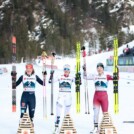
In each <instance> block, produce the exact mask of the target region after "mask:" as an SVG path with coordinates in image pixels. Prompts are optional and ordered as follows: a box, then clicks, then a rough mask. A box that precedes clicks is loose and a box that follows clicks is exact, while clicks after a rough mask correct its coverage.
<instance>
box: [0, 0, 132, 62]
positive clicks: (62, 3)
mask: <svg viewBox="0 0 134 134" xmlns="http://www.w3.org/2000/svg"><path fill="white" fill-rule="evenodd" d="M133 25H134V2H133V1H132V0H93V1H92V0H0V57H1V58H0V62H1V63H4V62H6V63H9V62H11V36H12V35H14V36H16V39H17V44H16V45H17V61H18V62H19V61H20V60H21V57H24V58H29V59H31V58H36V57H37V56H38V55H40V54H41V52H42V50H45V51H46V52H47V53H48V55H49V54H50V53H51V52H52V51H56V53H57V54H58V55H73V54H74V53H75V45H76V42H77V41H80V42H81V44H84V43H85V42H86V43H87V44H88V46H89V48H90V49H89V50H91V49H92V50H94V51H99V50H106V49H107V48H110V49H111V48H112V47H113V37H114V36H117V37H118V39H119V46H121V45H122V44H126V43H127V42H130V41H132V40H133V39H134V33H133V32H131V30H130V29H131V26H133Z"/></svg>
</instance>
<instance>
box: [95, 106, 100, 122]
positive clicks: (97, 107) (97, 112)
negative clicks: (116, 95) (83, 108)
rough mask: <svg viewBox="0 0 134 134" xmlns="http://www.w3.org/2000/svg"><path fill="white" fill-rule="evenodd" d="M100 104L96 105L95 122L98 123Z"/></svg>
mask: <svg viewBox="0 0 134 134" xmlns="http://www.w3.org/2000/svg"><path fill="white" fill-rule="evenodd" d="M99 111H100V106H96V105H95V106H94V124H98V120H99Z"/></svg>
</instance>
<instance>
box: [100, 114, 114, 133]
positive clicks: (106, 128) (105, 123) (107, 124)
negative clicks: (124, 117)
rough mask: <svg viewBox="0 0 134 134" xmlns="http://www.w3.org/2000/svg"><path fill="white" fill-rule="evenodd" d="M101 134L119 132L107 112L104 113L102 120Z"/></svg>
mask: <svg viewBox="0 0 134 134" xmlns="http://www.w3.org/2000/svg"><path fill="white" fill-rule="evenodd" d="M100 134H117V131H116V128H115V127H114V125H113V122H112V119H111V117H110V115H109V113H107V112H106V113H104V115H103V119H102V122H101V124H100Z"/></svg>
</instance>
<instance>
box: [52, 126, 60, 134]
mask: <svg viewBox="0 0 134 134" xmlns="http://www.w3.org/2000/svg"><path fill="white" fill-rule="evenodd" d="M53 134H59V125H55V129H54V132H53Z"/></svg>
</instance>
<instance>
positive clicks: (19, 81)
mask: <svg viewBox="0 0 134 134" xmlns="http://www.w3.org/2000/svg"><path fill="white" fill-rule="evenodd" d="M22 80H23V75H21V76H20V78H19V79H18V80H17V82H16V87H17V86H18V85H19V84H20V83H21V82H22Z"/></svg>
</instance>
